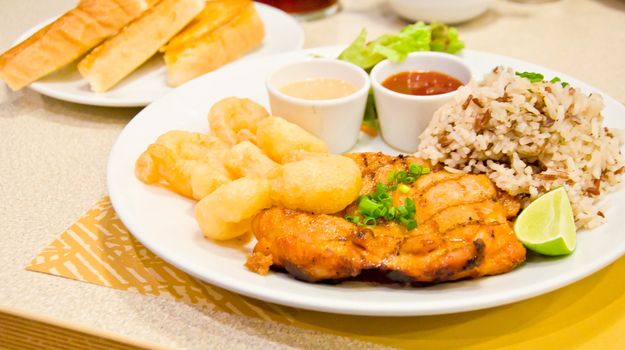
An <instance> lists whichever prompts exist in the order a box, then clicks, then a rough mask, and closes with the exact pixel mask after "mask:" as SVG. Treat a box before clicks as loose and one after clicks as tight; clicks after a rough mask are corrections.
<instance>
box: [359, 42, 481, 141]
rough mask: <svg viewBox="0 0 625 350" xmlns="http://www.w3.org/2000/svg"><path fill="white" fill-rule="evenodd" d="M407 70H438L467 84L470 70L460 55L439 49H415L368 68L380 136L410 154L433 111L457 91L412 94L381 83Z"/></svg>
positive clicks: (469, 78)
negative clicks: (402, 57)
mask: <svg viewBox="0 0 625 350" xmlns="http://www.w3.org/2000/svg"><path fill="white" fill-rule="evenodd" d="M406 71H438V72H441V73H445V74H447V75H450V76H452V77H454V78H456V79H458V80H459V81H460V82H461V83H462V84H464V85H466V84H468V83H469V81H470V80H471V70H470V69H469V66H468V65H467V64H466V63H464V61H463V60H462V59H461V58H459V57H457V56H454V55H450V54H446V53H440V52H414V53H411V54H409V55H408V57H407V58H406V59H405V60H404V61H403V62H401V63H393V62H391V61H390V60H384V61H382V62H380V63H378V64H377V65H376V66H375V67H374V68H373V70H371V86H373V94H374V95H375V106H376V110H377V112H378V118H379V120H380V131H381V132H382V138H383V139H384V141H385V142H386V143H387V144H389V145H390V146H392V147H395V148H397V149H399V150H401V151H404V152H410V153H412V152H416V150H417V148H418V146H419V135H421V133H422V132H423V130H425V128H426V127H427V125H428V124H429V122H430V120H432V116H433V115H434V112H436V110H437V109H439V108H440V107H441V106H442V105H443V104H445V103H446V102H449V101H450V100H451V99H452V98H453V96H454V95H455V94H456V92H457V90H455V91H451V92H448V93H444V94H440V95H429V96H415V95H407V94H402V93H399V92H395V91H393V90H390V89H388V88H386V87H384V86H382V82H383V81H384V80H385V79H386V78H388V77H390V76H392V75H394V74H397V73H400V72H406Z"/></svg>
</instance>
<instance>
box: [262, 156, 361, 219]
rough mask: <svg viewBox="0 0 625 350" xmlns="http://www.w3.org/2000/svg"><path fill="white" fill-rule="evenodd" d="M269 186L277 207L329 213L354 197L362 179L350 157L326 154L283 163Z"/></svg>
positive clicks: (347, 203)
mask: <svg viewBox="0 0 625 350" xmlns="http://www.w3.org/2000/svg"><path fill="white" fill-rule="evenodd" d="M271 187H272V188H271V198H272V200H273V201H274V203H275V204H277V205H279V206H282V207H285V208H288V209H299V210H303V211H307V212H311V213H317V214H332V213H336V212H339V211H341V210H343V209H345V207H347V206H348V205H349V204H350V203H352V202H353V201H355V200H356V198H358V194H359V193H360V189H361V187H362V176H361V174H360V169H359V168H358V165H356V162H354V161H353V160H351V159H350V158H347V157H344V156H340V155H336V154H326V155H320V156H316V157H311V158H308V159H304V160H300V161H297V162H293V163H288V164H284V165H283V166H281V167H280V168H279V169H278V170H276V171H275V173H274V174H273V176H272V178H271Z"/></svg>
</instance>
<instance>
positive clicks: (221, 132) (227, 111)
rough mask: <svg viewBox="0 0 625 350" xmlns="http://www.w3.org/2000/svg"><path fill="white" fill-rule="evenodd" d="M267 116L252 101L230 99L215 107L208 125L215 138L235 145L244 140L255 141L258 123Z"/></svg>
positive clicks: (264, 111)
mask: <svg viewBox="0 0 625 350" xmlns="http://www.w3.org/2000/svg"><path fill="white" fill-rule="evenodd" d="M267 115H268V114H267V110H265V108H263V107H262V106H261V105H259V104H258V103H256V102H253V101H252V100H249V99H247V98H237V97H228V98H225V99H223V100H221V101H219V102H217V103H215V104H214V105H213V107H212V108H211V109H210V112H208V123H209V126H210V129H211V131H212V132H213V134H214V135H215V136H217V137H218V138H220V139H221V140H222V141H224V142H226V143H228V144H230V145H234V144H237V143H238V142H240V141H244V140H251V141H255V136H254V135H255V134H256V123H257V122H258V121H259V120H261V119H263V118H265V117H267Z"/></svg>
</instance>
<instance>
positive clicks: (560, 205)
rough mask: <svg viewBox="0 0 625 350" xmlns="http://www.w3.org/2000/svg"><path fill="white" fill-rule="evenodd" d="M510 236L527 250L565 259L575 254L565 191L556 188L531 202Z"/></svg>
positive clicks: (518, 218) (569, 204)
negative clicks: (564, 257)
mask: <svg viewBox="0 0 625 350" xmlns="http://www.w3.org/2000/svg"><path fill="white" fill-rule="evenodd" d="M514 232H515V233H516V235H517V237H518V238H519V240H520V241H521V242H523V244H524V245H525V246H526V247H527V248H528V249H530V250H533V251H535V252H537V253H540V254H544V255H566V254H571V253H572V252H573V250H575V242H576V232H575V220H574V218H573V209H571V202H570V201H569V196H567V194H566V190H565V189H564V188H563V187H559V188H557V189H555V190H552V191H549V192H547V193H545V194H543V195H542V196H540V197H538V198H537V199H536V200H534V201H533V202H532V203H531V204H530V205H528V206H527V208H525V210H523V211H522V212H521V214H519V216H518V217H517V219H516V221H515V222H514Z"/></svg>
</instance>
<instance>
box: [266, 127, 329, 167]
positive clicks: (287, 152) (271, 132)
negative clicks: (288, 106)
mask: <svg viewBox="0 0 625 350" xmlns="http://www.w3.org/2000/svg"><path fill="white" fill-rule="evenodd" d="M256 137H257V144H258V147H260V148H261V149H262V150H263V152H265V153H266V154H267V155H268V156H269V158H271V159H273V160H275V161H276V162H278V163H280V164H284V163H286V162H287V160H290V159H292V158H291V155H292V153H293V152H294V151H307V152H315V153H327V152H328V147H327V146H326V144H325V143H324V142H323V141H321V140H320V139H318V138H317V137H315V136H313V135H312V134H310V133H308V132H307V131H306V130H304V129H302V128H301V127H299V126H298V125H296V124H293V123H290V122H288V121H286V120H284V119H282V118H279V117H267V118H264V119H262V120H260V121H259V122H258V129H257V130H256Z"/></svg>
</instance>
